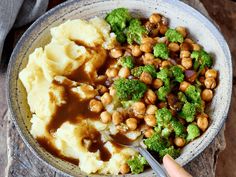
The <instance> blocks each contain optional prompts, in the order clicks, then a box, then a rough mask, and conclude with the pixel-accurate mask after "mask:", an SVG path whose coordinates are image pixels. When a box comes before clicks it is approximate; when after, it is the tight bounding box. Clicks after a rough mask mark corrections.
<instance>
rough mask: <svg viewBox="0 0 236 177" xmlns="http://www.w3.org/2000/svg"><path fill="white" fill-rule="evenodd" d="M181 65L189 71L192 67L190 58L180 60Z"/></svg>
mask: <svg viewBox="0 0 236 177" xmlns="http://www.w3.org/2000/svg"><path fill="white" fill-rule="evenodd" d="M181 65H182V66H183V67H184V68H185V69H190V68H192V66H193V61H192V59H191V58H182V60H181Z"/></svg>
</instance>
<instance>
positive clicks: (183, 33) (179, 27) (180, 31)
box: [175, 26, 187, 38]
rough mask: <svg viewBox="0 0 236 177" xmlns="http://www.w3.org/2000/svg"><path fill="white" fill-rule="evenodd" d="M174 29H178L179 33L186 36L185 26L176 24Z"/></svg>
mask: <svg viewBox="0 0 236 177" xmlns="http://www.w3.org/2000/svg"><path fill="white" fill-rule="evenodd" d="M175 29H176V31H178V32H179V33H180V34H182V36H183V37H184V38H185V37H186V36H187V30H186V28H185V27H182V26H178V27H176V28H175Z"/></svg>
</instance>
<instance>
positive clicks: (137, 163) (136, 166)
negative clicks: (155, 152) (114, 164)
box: [127, 155, 148, 174]
mask: <svg viewBox="0 0 236 177" xmlns="http://www.w3.org/2000/svg"><path fill="white" fill-rule="evenodd" d="M127 163H128V165H129V167H130V169H131V172H132V173H133V174H139V173H142V172H143V171H144V166H145V165H147V164H148V163H147V161H146V159H145V158H144V157H142V156H141V155H136V156H134V157H132V158H131V159H129V160H128V161H127Z"/></svg>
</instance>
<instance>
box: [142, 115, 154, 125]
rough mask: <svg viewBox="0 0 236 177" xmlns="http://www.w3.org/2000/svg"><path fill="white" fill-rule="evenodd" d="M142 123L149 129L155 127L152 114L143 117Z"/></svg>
mask: <svg viewBox="0 0 236 177" xmlns="http://www.w3.org/2000/svg"><path fill="white" fill-rule="evenodd" d="M144 121H145V123H146V124H147V125H148V126H150V127H154V126H156V123H157V122H156V117H155V116H154V115H152V114H149V115H145V117H144Z"/></svg>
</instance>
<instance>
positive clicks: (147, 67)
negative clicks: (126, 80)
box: [131, 65, 156, 78]
mask: <svg viewBox="0 0 236 177" xmlns="http://www.w3.org/2000/svg"><path fill="white" fill-rule="evenodd" d="M142 72H147V73H149V74H151V76H152V77H154V78H155V77H156V68H155V66H154V65H145V66H139V67H136V68H134V69H132V70H131V74H132V75H133V76H135V77H140V76H141V74H142Z"/></svg>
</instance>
